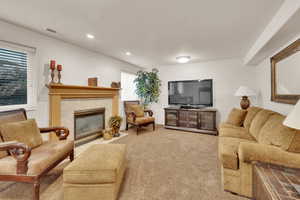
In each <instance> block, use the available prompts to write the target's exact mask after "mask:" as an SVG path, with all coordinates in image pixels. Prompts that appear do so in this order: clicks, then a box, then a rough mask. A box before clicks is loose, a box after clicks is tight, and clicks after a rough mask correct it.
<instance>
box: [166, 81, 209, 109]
mask: <svg viewBox="0 0 300 200" xmlns="http://www.w3.org/2000/svg"><path fill="white" fill-rule="evenodd" d="M168 90H169V105H192V106H205V107H209V106H213V80H212V79H204V80H188V81H169V82H168Z"/></svg>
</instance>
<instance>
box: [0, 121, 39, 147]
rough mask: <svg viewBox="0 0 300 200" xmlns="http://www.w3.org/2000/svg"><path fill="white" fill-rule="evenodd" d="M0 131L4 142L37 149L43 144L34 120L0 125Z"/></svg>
mask: <svg viewBox="0 0 300 200" xmlns="http://www.w3.org/2000/svg"><path fill="white" fill-rule="evenodd" d="M0 130H1V134H2V136H3V140H4V141H5V142H9V141H18V142H21V143H24V144H27V145H28V146H29V147H31V148H35V147H38V146H40V145H41V144H42V143H43V139H42V136H41V133H40V130H39V128H38V126H37V124H36V122H35V120H34V119H29V120H25V121H19V122H11V123H6V124H2V125H1V126H0Z"/></svg>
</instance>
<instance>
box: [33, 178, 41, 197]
mask: <svg viewBox="0 0 300 200" xmlns="http://www.w3.org/2000/svg"><path fill="white" fill-rule="evenodd" d="M32 199H33V200H39V199H40V180H37V181H36V182H34V183H33V198H32Z"/></svg>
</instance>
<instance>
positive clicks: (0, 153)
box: [0, 137, 8, 158]
mask: <svg viewBox="0 0 300 200" xmlns="http://www.w3.org/2000/svg"><path fill="white" fill-rule="evenodd" d="M1 142H3V140H2V138H1V137H0V143H1ZM7 155H8V153H7V151H0V158H4V157H5V156H7Z"/></svg>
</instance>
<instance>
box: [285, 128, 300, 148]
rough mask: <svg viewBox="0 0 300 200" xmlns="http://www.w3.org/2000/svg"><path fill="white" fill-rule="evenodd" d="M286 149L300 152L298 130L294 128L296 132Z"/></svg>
mask: <svg viewBox="0 0 300 200" xmlns="http://www.w3.org/2000/svg"><path fill="white" fill-rule="evenodd" d="M287 151H289V152H294V153H300V131H299V130H296V134H295V135H294V137H293V139H292V141H291V143H290V146H289V147H288V149H287Z"/></svg>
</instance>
